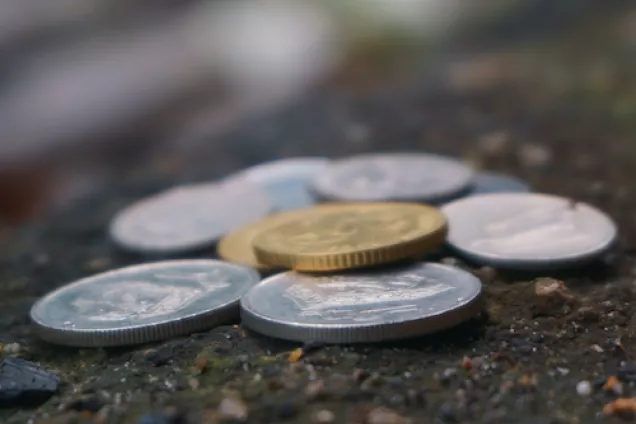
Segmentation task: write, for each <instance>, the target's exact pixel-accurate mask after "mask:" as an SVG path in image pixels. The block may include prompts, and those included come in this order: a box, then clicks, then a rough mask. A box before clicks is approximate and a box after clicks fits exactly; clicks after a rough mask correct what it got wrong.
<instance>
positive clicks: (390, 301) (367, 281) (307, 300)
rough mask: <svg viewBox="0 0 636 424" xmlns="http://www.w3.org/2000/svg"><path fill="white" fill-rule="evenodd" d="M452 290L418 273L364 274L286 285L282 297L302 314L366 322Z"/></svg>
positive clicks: (414, 307)
mask: <svg viewBox="0 0 636 424" xmlns="http://www.w3.org/2000/svg"><path fill="white" fill-rule="evenodd" d="M451 290H455V288H454V287H452V286H449V285H447V284H444V283H443V282H441V281H435V280H433V279H431V278H426V279H423V278H422V276H421V275H417V274H404V275H397V276H395V277H392V278H390V279H384V280H382V281H379V280H378V278H377V277H366V276H357V277H324V278H312V279H311V280H310V281H308V282H307V283H305V284H295V285H292V286H289V287H288V288H287V289H286V290H285V291H284V292H283V297H285V298H287V299H289V300H290V301H292V302H293V303H294V305H295V306H296V307H297V308H298V309H299V310H300V312H299V314H298V315H299V316H301V317H320V318H322V319H324V320H326V321H352V322H369V321H381V320H386V319H390V317H391V316H397V315H400V314H404V313H409V312H417V311H418V310H419V308H420V307H419V306H418V302H416V301H417V300H421V299H425V298H428V297H431V296H436V295H438V294H440V293H443V292H447V291H451ZM411 302H412V303H411Z"/></svg>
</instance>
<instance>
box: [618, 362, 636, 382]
mask: <svg viewBox="0 0 636 424" xmlns="http://www.w3.org/2000/svg"><path fill="white" fill-rule="evenodd" d="M616 376H617V377H618V379H619V380H621V381H624V382H626V383H627V382H630V381H636V364H625V365H623V366H622V367H620V368H619V369H618V371H617V373H616Z"/></svg>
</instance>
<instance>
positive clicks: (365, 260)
mask: <svg viewBox="0 0 636 424" xmlns="http://www.w3.org/2000/svg"><path fill="white" fill-rule="evenodd" d="M297 212H298V213H297V214H295V215H294V216H291V217H290V218H288V219H284V220H282V222H281V223H279V224H277V225H275V226H272V227H271V228H268V229H266V230H264V231H263V232H262V233H261V234H259V235H258V236H256V237H255V238H254V241H253V248H254V253H255V255H256V258H257V259H258V260H259V261H260V262H262V263H264V264H267V265H270V266H278V267H282V268H291V269H295V270H300V271H336V270H343V269H351V268H360V267H365V266H370V265H379V264H386V263H390V262H395V261H399V260H402V259H408V258H417V257H420V256H421V255H423V254H424V253H427V252H429V251H431V250H433V249H435V248H436V247H438V246H440V245H441V244H443V243H444V240H445V237H446V228H447V227H446V219H445V217H444V215H443V214H442V213H441V212H440V211H439V210H438V209H437V208H435V207H432V206H427V205H418V204H413V203H398V202H395V203H391V202H387V203H339V204H325V205H320V206H316V207H313V208H308V209H304V210H302V211H300V210H299V211H297Z"/></svg>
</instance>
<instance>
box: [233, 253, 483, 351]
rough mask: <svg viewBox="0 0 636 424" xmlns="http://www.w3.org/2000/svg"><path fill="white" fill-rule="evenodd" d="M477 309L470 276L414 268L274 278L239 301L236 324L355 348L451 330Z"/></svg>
mask: <svg viewBox="0 0 636 424" xmlns="http://www.w3.org/2000/svg"><path fill="white" fill-rule="evenodd" d="M481 307H482V304H481V282H480V281H479V279H477V278H476V277H475V276H473V275H472V274H470V273H468V272H466V271H463V270H460V269H458V268H454V267H450V266H446V265H441V264H436V263H415V264H411V265H407V266H400V267H391V268H387V269H383V270H374V271H364V272H361V271H358V272H351V273H345V274H336V275H328V276H317V275H308V274H301V273H298V272H293V271H292V272H285V273H282V274H277V275H274V276H272V277H269V278H267V279H265V280H263V282H261V283H260V284H258V285H256V286H254V287H253V288H252V289H250V291H249V292H247V294H246V295H245V296H243V297H242V298H241V319H242V321H243V323H244V324H245V325H246V326H247V327H249V328H251V329H253V330H255V331H257V332H259V333H262V334H265V335H268V336H271V337H275V338H280V339H287V340H295V341H302V342H313V341H318V342H327V343H360V342H380V341H385V340H393V339H401V338H408V337H414V336H419V335H423V334H426V333H432V332H435V331H439V330H442V329H446V328H450V327H453V326H455V325H457V324H459V323H461V322H463V321H466V320H468V319H470V318H471V317H473V316H475V315H476V314H477V313H479V312H480V310H481Z"/></svg>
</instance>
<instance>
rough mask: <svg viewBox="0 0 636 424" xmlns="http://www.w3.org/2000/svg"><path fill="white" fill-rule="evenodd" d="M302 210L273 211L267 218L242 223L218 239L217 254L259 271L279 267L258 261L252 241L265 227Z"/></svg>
mask: <svg viewBox="0 0 636 424" xmlns="http://www.w3.org/2000/svg"><path fill="white" fill-rule="evenodd" d="M303 210H304V209H298V210H294V211H286V212H278V213H274V214H273V215H270V216H268V217H267V218H264V219H261V220H259V221H256V222H253V223H251V224H247V225H244V226H243V227H241V228H239V229H238V230H235V231H232V232H231V233H230V234H227V235H226V236H224V237H223V238H222V239H221V241H219V244H218V246H217V248H216V250H217V253H218V255H219V256H220V257H221V258H223V259H225V260H227V261H230V262H233V263H237V264H241V265H246V266H249V267H252V268H255V269H257V270H259V271H261V272H270V271H273V270H275V269H280V268H277V267H272V266H269V265H266V264H264V263H261V262H259V260H258V259H256V255H255V254H254V249H253V248H252V243H253V241H254V238H255V237H256V236H257V235H259V234H260V233H262V232H263V231H264V230H265V229H267V228H271V227H274V226H276V225H278V224H279V223H281V222H283V221H284V220H286V219H289V218H290V217H292V216H295V215H296V214H297V213H301V214H302V213H304V212H302V211H303Z"/></svg>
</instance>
